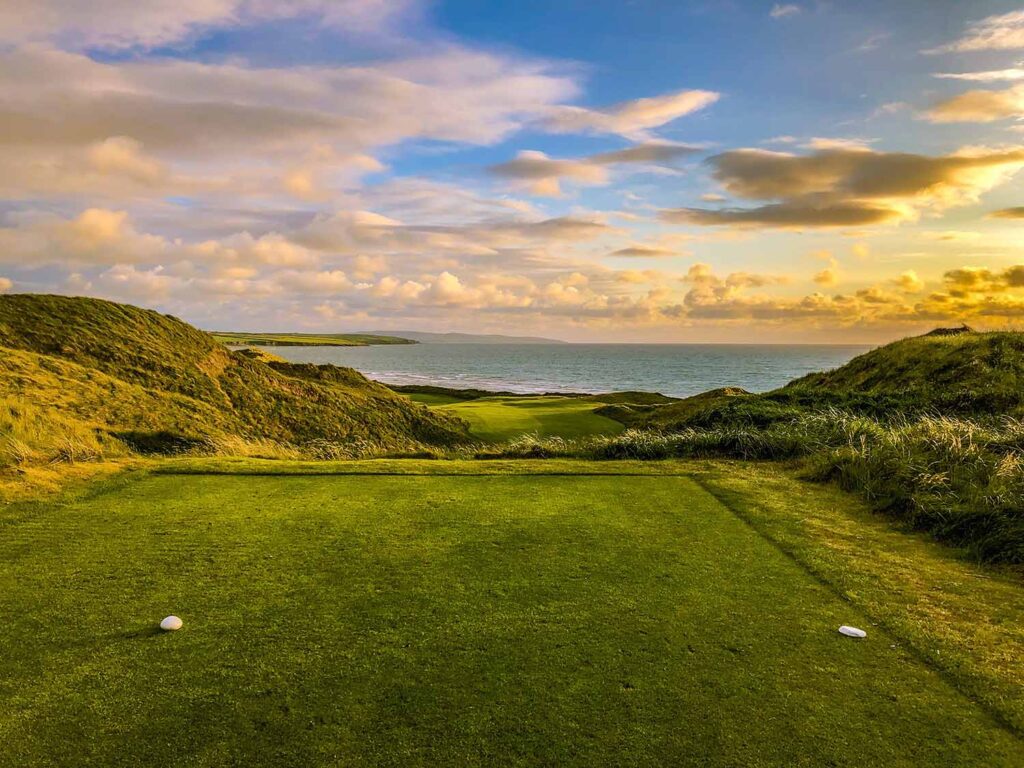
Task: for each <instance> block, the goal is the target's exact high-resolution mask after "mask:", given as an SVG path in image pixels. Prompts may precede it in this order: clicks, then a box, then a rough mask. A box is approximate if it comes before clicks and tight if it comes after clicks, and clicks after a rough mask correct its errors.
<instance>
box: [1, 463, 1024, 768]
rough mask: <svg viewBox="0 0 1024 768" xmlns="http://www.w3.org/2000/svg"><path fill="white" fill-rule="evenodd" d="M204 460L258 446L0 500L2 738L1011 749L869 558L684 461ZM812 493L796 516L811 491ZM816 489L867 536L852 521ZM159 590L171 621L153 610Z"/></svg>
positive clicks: (449, 760)
mask: <svg viewBox="0 0 1024 768" xmlns="http://www.w3.org/2000/svg"><path fill="white" fill-rule="evenodd" d="M193 465H194V466H202V463H201V462H200V463H199V464H198V465H195V463H193ZM188 466H189V465H187V464H186V465H184V466H183V468H185V469H187V468H188ZM207 466H208V467H209V468H210V469H212V470H214V471H217V468H218V467H221V468H222V470H221V471H228V472H230V471H231V467H233V466H237V467H239V468H240V469H242V470H243V471H245V469H246V468H247V467H249V468H251V469H252V470H253V471H258V472H260V473H262V474H261V475H259V476H232V475H219V476H218V475H193V476H183V475H180V474H170V475H155V476H142V477H139V478H137V479H134V480H129V481H127V482H125V481H121V482H112V483H108V484H107V485H106V486H105V488H104V489H98V490H97V491H95V492H93V493H92V494H90V495H87V496H85V497H82V498H80V499H79V500H77V501H71V502H69V503H67V504H34V505H21V506H18V505H15V506H11V507H8V508H6V509H2V510H0V524H2V529H3V532H4V535H3V536H2V537H0V616H2V617H3V620H2V621H0V648H3V650H4V655H3V664H2V665H0V743H3V745H4V748H3V752H2V753H0V764H3V765H11V766H19V767H20V768H34V767H35V766H53V765H57V766H72V765H73V766H138V765H190V766H222V765H260V766H307V767H315V766H362V765H374V766H402V767H403V768H404V767H405V766H426V765H431V766H462V765H477V766H509V765H512V766H547V765H557V766H604V765H633V766H655V765H659V766H663V765H701V766H711V767H712V768H714V767H715V766H792V765H806V766H823V765H864V766H883V765H884V766H921V765H934V766H944V767H945V766H986V767H987V768H992V767H996V766H1019V765H1022V764H1024V742H1022V740H1021V739H1020V737H1019V736H1018V735H1017V734H1016V732H1015V731H1014V730H1013V728H1012V727H1010V726H1006V725H1002V724H1000V721H997V719H996V718H995V717H994V716H993V715H992V714H989V712H991V709H986V708H984V707H982V706H980V705H979V704H977V703H975V702H974V701H972V700H971V699H970V698H968V697H967V696H966V695H964V694H963V693H961V692H960V691H959V690H958V689H957V687H955V686H954V685H953V684H951V682H949V679H950V678H948V677H947V676H946V675H947V674H948V673H946V672H939V671H937V668H936V667H935V666H933V665H930V664H927V663H924V662H923V661H921V660H920V651H912V650H911V648H910V647H909V646H908V645H907V640H906V638H905V637H902V636H899V635H896V634H893V633H892V632H891V631H890V630H889V629H886V628H883V626H881V625H876V623H875V620H874V618H873V617H872V616H869V615H867V614H865V613H864V612H863V610H862V608H861V607H859V606H858V601H859V600H861V599H862V598H861V595H862V594H867V595H868V596H870V595H871V594H873V592H872V586H871V582H870V580H862V581H861V582H860V585H859V586H858V587H857V588H855V589H854V590H852V592H851V593H850V594H849V595H847V594H843V593H842V592H840V590H839V589H838V588H837V587H836V586H835V582H830V581H828V580H827V579H829V578H832V577H833V576H835V575H837V574H841V573H842V571H838V570H837V563H838V562H841V561H837V560H836V557H837V554H836V553H841V551H842V550H831V552H832V553H831V554H828V558H830V559H828V560H827V561H825V562H826V566H825V570H824V571H823V572H822V573H815V574H814V575H812V572H811V571H809V570H806V569H805V567H804V566H802V565H801V564H799V562H798V559H795V558H794V556H793V555H792V554H786V553H785V552H784V551H783V549H781V548H779V546H777V545H776V543H773V541H771V540H769V539H767V538H764V537H763V535H762V534H760V533H758V530H759V527H752V524H751V522H750V520H749V519H744V518H742V517H740V516H739V515H738V513H736V512H734V511H733V509H732V508H730V507H729V506H726V505H725V504H724V503H723V502H722V501H719V499H718V498H716V496H713V495H712V494H711V493H709V492H708V491H707V490H705V487H704V486H703V485H702V483H703V482H704V481H703V480H700V474H699V472H698V473H697V474H691V470H692V469H693V468H692V467H690V465H685V464H671V463H668V464H665V463H663V464H657V465H651V466H650V468H649V469H645V468H637V467H636V465H629V464H614V463H612V464H608V463H604V464H601V463H597V464H588V463H584V462H561V461H554V462H547V463H544V462H506V463H490V462H472V463H470V462H466V463H460V462H363V463H361V464H357V465H352V466H353V469H351V470H350V471H352V472H379V473H388V472H401V473H409V474H377V475H368V474H330V472H332V471H334V472H345V471H346V469H345V468H344V466H343V465H330V464H303V465H290V464H286V463H281V464H275V463H273V462H265V463H257V462H247V463H246V462H242V463H238V462H235V463H230V462H227V463H220V464H218V463H217V462H207ZM275 468H276V469H275ZM275 471H291V472H310V473H314V474H311V475H307V476H303V475H300V474H293V475H287V474H284V475H276V476H275V475H273V474H272V473H273V472H275ZM492 471H497V472H501V473H504V472H505V471H511V472H518V473H521V474H518V475H508V474H495V475H487V473H488V472H492ZM268 472H269V473H271V474H267V473H268ZM461 472H465V473H468V474H464V475H462V474H459V473H461ZM564 472H571V473H573V474H572V475H571V476H565V475H564V474H561V473H564ZM623 472H625V473H629V472H641V473H643V472H655V473H660V474H655V475H652V474H617V473H623ZM325 473H326V474H325ZM531 473H537V474H531ZM547 473H559V474H555V475H552V474H547ZM731 474H733V473H728V472H727V473H724V474H723V475H722V477H720V478H719V480H718V482H719V484H721V483H724V484H725V485H724V486H722V487H724V488H729V487H734V486H730V484H729V483H730V480H729V477H730V476H731ZM775 474H776V475H777V473H775ZM788 482H789V485H785V484H783V486H782V487H781V488H780V489H776V490H775V491H773V492H772V493H777V494H781V495H782V496H784V497H785V499H786V500H787V501H786V503H790V504H792V503H794V500H795V499H799V498H801V497H802V496H803V494H804V491H803V489H802V488H800V487H797V486H795V485H793V483H792V481H788ZM761 485H762V486H763V485H764V483H761ZM735 487H737V488H738V486H735ZM768 487H769V488H771V484H768ZM721 493H723V491H722V490H721V488H719V489H718V490H716V494H721ZM810 493H811V494H812V499H813V502H812V501H807V502H805V506H806V509H805V510H801V509H799V508H797V509H795V510H794V512H793V520H794V525H795V526H797V528H795V529H794V530H795V531H799V530H802V529H803V528H805V527H806V522H805V521H803V520H801V519H800V518H801V517H806V516H807V515H808V514H815V515H816V514H820V513H821V510H822V509H825V508H826V505H824V504H822V503H821V500H822V498H825V499H831V498H832V497H830V496H821V495H820V494H818V495H814V494H815V493H816V491H815V490H814V489H811V491H810ZM764 498H771V497H770V496H769V497H764ZM829 514H830V515H832V517H833V518H834V522H833V525H834V524H835V523H837V522H839V523H841V526H846V527H849V526H852V527H851V528H850V530H849V531H848V532H847V531H845V530H844V533H843V535H844V536H845V535H850V536H852V537H853V538H855V539H856V540H857V545H856V550H857V554H858V555H860V556H861V557H863V556H865V555H867V554H868V553H869V552H871V551H872V548H873V547H874V546H875V544H876V539H877V536H878V534H876V533H874V532H873V531H874V529H873V528H872V525H873V524H872V523H871V522H870V521H868V522H858V521H857V519H856V518H853V517H848V516H845V513H843V512H842V511H833V512H831V513H829ZM787 519H788V518H787ZM771 524H774V523H771ZM758 525H760V524H758ZM787 535H788V534H787ZM895 535H897V536H902V534H895ZM903 539H904V540H908V537H905V536H903ZM916 546H922V545H916ZM786 551H789V552H796V553H797V555H796V557H797V558H800V557H803V555H802V554H801V552H802V550H800V548H799V547H795V548H794V546H792V545H791V546H788V547H787V550H786ZM822 551H823V552H825V553H829V552H830V549H829V548H828V547H823V548H822ZM840 556H841V555H840ZM901 556H902V555H901V552H900V551H899V550H896V551H894V553H893V555H892V557H895V558H897V559H895V560H893V561H892V562H898V558H899V557H901ZM915 556H916V555H915ZM929 558H931V559H929ZM922 562H925V564H926V565H927V567H926V568H923V569H920V570H918V571H916V572H915V577H916V578H917V579H920V580H921V583H920V587H919V589H922V590H928V589H929V587H928V584H929V583H930V581H928V580H929V579H930V578H931V571H930V570H929V569H932V568H939V569H945V570H943V571H942V579H943V580H944V581H943V582H942V583H955V584H957V585H959V586H958V587H957V589H958V590H959V591H960V592H963V593H964V594H965V595H966V596H969V594H970V592H971V591H972V590H975V591H980V590H992V589H999V588H1000V587H999V585H998V584H996V583H992V582H985V581H972V580H970V579H965V578H964V577H963V575H962V574H961V575H957V574H958V571H957V569H958V568H959V566H957V565H956V564H950V562H949V560H948V558H942V557H932V556H928V557H926V558H925V560H924V561H922ZM829 569H831V570H829ZM883 570H884V568H883ZM830 574H831V575H830ZM950 574H953V577H952V579H951V577H950ZM902 583H903V584H904V585H907V581H906V580H903V582H902ZM880 594H882V596H883V597H882V599H883V601H884V600H885V595H886V594H887V592H886V591H882V592H881V593H880ZM1008 594H1010V595H1011V599H1005V598H1001V599H1000V608H999V611H1000V612H1001V615H1002V617H1003V619H1004V620H1005V621H1006V622H1008V625H1007V626H1008V627H1012V626H1014V625H1015V623H1016V622H1017V619H1018V618H1019V617H1020V615H1021V603H1020V594H1019V592H1010V593H1008ZM1014 595H1016V597H1013V596H1014ZM921 596H922V598H924V597H926V598H927V600H929V601H932V600H941V599H943V598H942V597H941V595H936V596H933V595H932V594H931V593H928V594H927V595H926V594H924V593H922V595H921ZM1014 600H1016V602H1014ZM891 602H892V603H893V604H895V605H896V608H894V609H893V610H897V611H901V610H904V609H905V606H909V605H910V602H909V601H908V600H907V598H905V597H904V596H902V595H901V596H899V597H898V599H896V600H894V601H891ZM885 605H888V604H887V603H884V602H883V605H882V607H881V608H879V607H878V606H876V608H875V610H877V611H878V612H879V615H885V613H884V609H885ZM169 613H175V614H178V615H180V616H181V617H182V618H183V619H184V622H185V625H184V628H183V629H182V630H181V631H179V632H177V633H170V634H162V633H160V632H159V631H157V630H156V629H155V627H156V623H157V622H158V621H159V620H160V619H161V618H162V617H163V616H165V615H167V614H169ZM845 623H849V624H854V625H857V626H861V627H865V628H866V629H867V630H868V633H869V634H868V638H867V639H866V640H861V641H857V640H851V639H849V638H844V637H842V636H840V635H839V634H837V632H836V628H837V627H838V626H839V625H840V624H845ZM885 623H886V625H887V626H888V625H890V624H891V625H893V626H899V622H898V621H891V620H889V619H887V620H886V622H885ZM933 634H934V638H932V639H926V642H927V643H929V644H930V645H931V646H932V647H942V643H943V642H944V635H943V634H942V633H941V632H936V633H933ZM1002 652H1003V653H1004V656H1005V661H1004V663H1003V666H1004V667H1010V666H1012V665H1013V664H1015V663H1017V662H1015V661H1014V658H1017V659H1018V660H1019V656H1015V655H1014V653H1013V648H1012V647H1004V648H1003V651H1002ZM940 658H941V657H940ZM954 669H959V667H954ZM965 669H969V665H968V666H965Z"/></svg>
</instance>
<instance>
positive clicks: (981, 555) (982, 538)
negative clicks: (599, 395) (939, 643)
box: [475, 410, 1024, 565]
mask: <svg viewBox="0 0 1024 768" xmlns="http://www.w3.org/2000/svg"><path fill="white" fill-rule="evenodd" d="M475 452H476V454H477V455H484V456H501V457H520V458H553V457H579V458H591V459H639V460H657V459H666V458H723V457H724V458H739V459H762V460H775V461H784V460H789V459H801V460H803V466H804V467H805V471H806V472H807V474H808V475H809V476H811V477H813V478H816V479H819V480H834V481H836V482H837V483H838V484H839V485H840V487H842V488H844V489H845V490H849V491H854V492H856V493H858V494H860V495H861V496H863V497H864V498H865V499H867V500H868V501H869V502H870V503H871V504H872V506H873V507H874V508H875V509H876V510H879V511H881V512H884V513H886V514H889V515H892V516H894V517H896V518H898V519H899V520H901V521H903V522H904V523H905V524H907V525H908V526H909V527H911V528H914V529H916V530H922V531H927V532H928V533H930V534H932V535H933V536H935V537H936V538H938V539H940V540H941V541H944V542H946V543H949V544H952V545H954V546H957V547H962V548H963V549H964V550H965V553H966V554H967V555H968V556H969V557H972V558H975V559H977V560H982V561H987V562H995V563H1010V564H1014V565H1021V564H1024V422H1021V421H1020V420H1018V419H1014V418H1011V417H1004V418H1002V419H996V420H989V421H984V422H982V421H974V420H969V419H956V418H951V417H919V418H894V419H891V420H888V421H884V422H883V421H879V420H877V419H872V418H870V417H867V416H860V415H855V414H849V413H846V412H843V411H838V410H827V411H822V412H812V413H805V414H803V415H800V416H798V417H795V418H793V419H791V420H790V421H788V422H781V421H780V422H775V423H772V424H770V425H769V426H765V427H762V426H756V425H745V424H721V425H718V426H713V427H702V428H686V429H682V430H679V431H675V432H656V431H651V430H638V429H629V430H626V431H625V432H623V433H621V434H618V435H612V436H598V437H591V438H589V439H564V438H562V437H559V436H549V437H542V436H538V435H520V436H519V437H516V438H514V439H512V440H510V441H508V442H506V443H505V444H503V445H500V446H490V447H485V448H482V449H476V451H475Z"/></svg>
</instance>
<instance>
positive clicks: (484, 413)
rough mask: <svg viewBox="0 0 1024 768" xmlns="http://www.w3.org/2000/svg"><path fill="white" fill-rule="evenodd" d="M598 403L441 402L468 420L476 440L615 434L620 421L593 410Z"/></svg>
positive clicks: (553, 399) (570, 399) (573, 400)
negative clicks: (531, 436) (524, 436)
mask: <svg viewBox="0 0 1024 768" xmlns="http://www.w3.org/2000/svg"><path fill="white" fill-rule="evenodd" d="M599 407H601V403H595V402H592V401H589V400H582V399H579V398H573V397H557V396H555V397H485V398H481V399H479V400H465V401H460V402H457V403H451V404H448V405H441V406H439V407H438V410H441V411H444V412H447V413H451V414H454V415H456V416H460V417H461V418H463V419H465V420H466V421H468V422H469V425H470V432H471V433H472V435H473V436H474V437H476V438H477V439H479V440H485V441H488V442H502V441H505V440H511V439H513V438H515V437H518V436H519V435H523V434H528V433H532V434H537V435H539V436H541V437H547V436H549V435H557V436H558V437H565V438H574V437H588V436H590V435H614V434H618V433H619V432H621V431H622V430H623V426H622V424H620V423H619V422H617V421H614V420H612V419H609V418H607V417H605V416H599V415H598V414H596V413H594V409H595V408H599Z"/></svg>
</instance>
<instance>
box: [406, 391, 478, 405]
mask: <svg viewBox="0 0 1024 768" xmlns="http://www.w3.org/2000/svg"><path fill="white" fill-rule="evenodd" d="M403 394H405V396H406V397H408V398H409V399H410V400H412V401H413V402H414V403H423V405H451V404H452V403H464V402H466V401H465V400H463V399H462V398H461V397H452V396H451V395H438V394H434V393H432V392H409V393H407V394H406V393H403Z"/></svg>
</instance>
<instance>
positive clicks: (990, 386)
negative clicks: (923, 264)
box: [775, 331, 1024, 413]
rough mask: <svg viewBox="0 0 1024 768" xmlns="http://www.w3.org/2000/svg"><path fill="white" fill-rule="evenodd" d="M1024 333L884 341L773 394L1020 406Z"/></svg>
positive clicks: (946, 407)
mask: <svg viewBox="0 0 1024 768" xmlns="http://www.w3.org/2000/svg"><path fill="white" fill-rule="evenodd" d="M1022 382H1024V333H1020V332H993V333H978V332H974V331H966V332H960V333H955V334H938V333H934V332H933V333H930V334H926V335H924V336H916V337H913V338H909V339H903V340H901V341H896V342H893V343H892V344H886V345H885V346H883V347H879V348H878V349H874V350H871V351H870V352H867V353H865V354H863V355H860V356H859V357H856V358H854V359H853V360H851V361H850V362H849V363H847V364H846V365H844V366H842V367H840V368H837V369H835V370H834V371H827V372H825V373H812V374H809V375H807V376H804V377H802V378H800V379H797V380H795V381H793V382H791V383H789V384H787V385H786V386H785V387H783V388H782V389H781V390H779V391H778V392H777V393H775V394H776V396H777V397H779V398H782V397H789V398H792V399H794V400H795V401H797V402H800V401H802V400H813V399H819V400H831V401H833V402H835V403H837V404H842V403H844V402H849V403H851V404H854V405H856V404H857V403H858V402H859V401H874V402H875V403H877V404H878V405H879V406H880V407H884V408H887V409H898V408H904V409H918V408H934V409H937V410H940V411H943V412H957V413H964V412H998V413H1007V412H1012V411H1019V410H1020V409H1021V407H1022V405H1024V386H1022Z"/></svg>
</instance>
